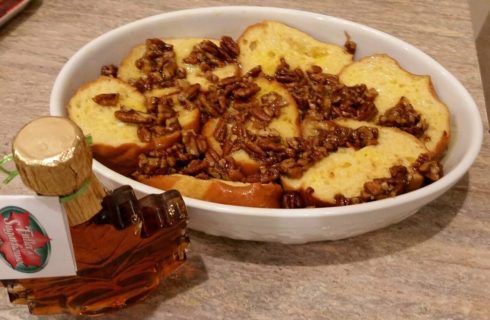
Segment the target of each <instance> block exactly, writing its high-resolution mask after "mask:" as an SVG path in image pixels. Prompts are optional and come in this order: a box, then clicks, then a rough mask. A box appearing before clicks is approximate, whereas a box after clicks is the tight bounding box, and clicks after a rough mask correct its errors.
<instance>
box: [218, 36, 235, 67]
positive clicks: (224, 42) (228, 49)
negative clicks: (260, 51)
mask: <svg viewBox="0 0 490 320" xmlns="http://www.w3.org/2000/svg"><path fill="white" fill-rule="evenodd" d="M219 45H220V47H221V49H222V51H223V52H224V53H225V55H226V57H227V61H228V62H233V61H235V60H236V58H238V56H239V55H240V47H239V46H238V43H236V42H235V40H233V39H232V38H231V37H229V36H223V37H222V38H221V41H220V44H219Z"/></svg>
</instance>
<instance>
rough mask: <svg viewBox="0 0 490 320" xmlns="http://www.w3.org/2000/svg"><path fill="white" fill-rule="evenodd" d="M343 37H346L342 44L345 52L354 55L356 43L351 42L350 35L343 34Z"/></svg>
mask: <svg viewBox="0 0 490 320" xmlns="http://www.w3.org/2000/svg"><path fill="white" fill-rule="evenodd" d="M345 37H346V40H345V43H344V48H345V50H346V51H347V52H348V53H350V54H352V55H353V54H355V53H356V49H357V43H355V42H354V41H352V39H351V37H350V34H348V33H347V32H345Z"/></svg>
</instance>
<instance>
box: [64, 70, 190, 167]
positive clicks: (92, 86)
mask: <svg viewBox="0 0 490 320" xmlns="http://www.w3.org/2000/svg"><path fill="white" fill-rule="evenodd" d="M169 98H170V99H172V100H176V99H177V97H176V94H173V95H170V96H169ZM146 100H147V99H146V98H145V96H144V95H143V94H141V93H140V92H139V91H138V90H136V89H135V88H134V87H132V86H130V85H129V84H127V83H125V82H123V81H121V80H119V79H116V78H113V77H106V76H101V77H100V78H98V79H96V80H94V81H90V82H88V83H86V84H84V85H83V86H81V87H80V88H79V89H78V91H77V92H76V93H75V95H74V96H73V97H72V98H71V99H70V101H69V103H68V106H67V112H68V117H69V118H70V119H72V120H73V121H74V122H75V123H76V124H77V125H78V126H79V127H80V128H81V129H82V131H83V132H84V134H86V135H91V137H92V143H93V145H92V151H93V153H94V157H95V158H96V159H97V160H99V161H100V162H101V163H103V164H104V165H107V166H108V167H110V168H112V169H113V170H116V171H117V172H119V173H122V174H130V173H132V172H133V171H134V170H135V169H136V167H137V164H138V156H139V154H140V153H142V152H144V151H147V150H150V149H152V148H154V147H155V146H158V147H162V148H163V147H167V146H170V145H172V144H173V143H175V142H176V141H177V140H179V139H180V132H172V133H169V134H162V135H159V136H158V137H157V138H156V139H153V140H152V141H150V140H147V141H144V140H142V139H141V135H142V133H141V130H139V127H138V126H139V124H141V123H144V122H145V121H146V120H145V119H149V118H151V117H152V116H151V115H150V114H148V113H147V111H148V109H147V101H146ZM125 110H128V111H125ZM129 110H130V111H129ZM173 110H174V112H175V113H176V116H177V121H178V122H179V125H180V127H181V128H183V129H197V128H198V127H199V111H198V110H187V109H184V108H182V107H181V106H179V105H175V107H173ZM121 117H122V118H121ZM121 119H123V120H125V121H122V120H121Z"/></svg>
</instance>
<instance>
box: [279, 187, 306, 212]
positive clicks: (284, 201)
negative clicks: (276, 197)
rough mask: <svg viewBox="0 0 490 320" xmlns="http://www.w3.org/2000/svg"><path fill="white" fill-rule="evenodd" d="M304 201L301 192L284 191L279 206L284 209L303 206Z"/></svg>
mask: <svg viewBox="0 0 490 320" xmlns="http://www.w3.org/2000/svg"><path fill="white" fill-rule="evenodd" d="M305 206H306V205H305V201H304V199H303V197H302V196H301V194H300V193H299V192H296V191H286V192H284V193H283V194H282V197H281V207H282V208H286V209H296V208H304V207H305Z"/></svg>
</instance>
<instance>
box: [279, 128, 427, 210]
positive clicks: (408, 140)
mask: <svg viewBox="0 0 490 320" xmlns="http://www.w3.org/2000/svg"><path fill="white" fill-rule="evenodd" d="M335 124H336V125H341V126H344V127H348V128H352V129H355V128H359V127H361V126H367V127H375V128H377V129H378V142H377V144H375V145H368V146H365V147H362V148H360V149H358V150H356V149H354V148H339V149H338V150H337V152H335V153H332V154H329V155H328V156H326V157H325V158H323V159H322V160H320V161H319V162H317V163H315V164H314V165H313V166H312V167H310V168H309V169H308V170H307V171H306V172H305V173H304V174H303V175H302V176H301V178H299V179H291V178H288V177H282V178H281V180H282V184H283V187H284V189H285V190H288V191H297V192H300V193H301V194H302V195H303V197H304V198H305V200H306V201H307V203H308V204H310V205H336V204H337V205H338V204H343V203H342V201H349V199H352V198H359V199H358V200H357V201H365V200H367V199H362V197H363V196H364V197H366V196H370V194H366V189H365V185H366V183H372V184H374V182H373V181H378V182H379V185H380V188H385V189H386V190H379V194H378V195H382V193H381V192H382V191H388V192H391V191H392V190H389V189H390V188H393V189H394V188H395V187H396V186H392V185H391V184H390V181H388V179H390V178H392V175H393V172H392V171H393V169H392V168H394V167H395V168H396V167H397V166H403V167H405V168H408V172H406V175H404V176H402V177H401V178H402V179H408V180H410V179H412V180H414V181H404V182H403V184H406V186H404V187H407V186H409V188H410V189H416V188H417V187H420V186H421V184H422V179H421V177H420V176H418V174H417V172H416V171H415V170H414V169H412V168H411V166H412V165H413V164H415V163H416V161H417V159H419V157H421V156H423V155H424V154H425V153H427V149H426V148H425V146H424V144H423V143H422V142H420V141H419V140H418V139H416V138H415V137H413V136H412V135H410V134H407V133H405V132H403V131H401V130H399V129H396V128H386V127H379V126H375V125H373V124H370V123H367V122H361V121H354V120H339V121H335ZM402 170H403V169H402ZM395 174H399V173H397V172H395ZM404 174H405V173H404ZM414 177H415V178H414ZM383 180H385V181H383ZM394 180H395V179H394ZM415 180H416V181H415ZM393 183H396V181H395V182H393ZM373 188H374V187H373ZM367 191H369V190H367ZM388 195H389V196H392V194H387V196H388ZM355 201H356V200H354V202H355ZM339 202H340V203H339Z"/></svg>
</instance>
